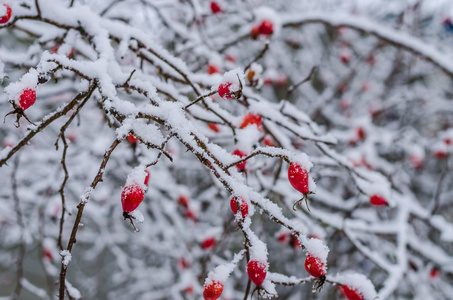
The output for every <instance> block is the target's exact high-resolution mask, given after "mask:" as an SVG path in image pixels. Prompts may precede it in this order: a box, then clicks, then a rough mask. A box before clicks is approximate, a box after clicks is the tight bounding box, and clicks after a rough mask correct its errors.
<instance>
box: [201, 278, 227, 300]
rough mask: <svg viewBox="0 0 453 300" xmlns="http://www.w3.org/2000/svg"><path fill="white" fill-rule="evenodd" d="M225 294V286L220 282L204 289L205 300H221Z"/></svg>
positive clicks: (212, 283) (214, 282)
mask: <svg viewBox="0 0 453 300" xmlns="http://www.w3.org/2000/svg"><path fill="white" fill-rule="evenodd" d="M222 292H223V284H222V283H220V282H218V281H213V282H211V283H210V284H208V285H205V286H204V288H203V298H204V300H216V299H219V297H220V295H222Z"/></svg>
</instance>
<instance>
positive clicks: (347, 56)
mask: <svg viewBox="0 0 453 300" xmlns="http://www.w3.org/2000/svg"><path fill="white" fill-rule="evenodd" d="M340 59H341V62H342V63H344V64H348V63H349V62H350V61H351V55H350V54H349V53H347V52H343V53H341V54H340Z"/></svg>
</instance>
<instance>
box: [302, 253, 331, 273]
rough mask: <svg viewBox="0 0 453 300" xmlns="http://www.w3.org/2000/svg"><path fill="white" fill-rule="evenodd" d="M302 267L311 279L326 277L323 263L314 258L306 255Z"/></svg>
mask: <svg viewBox="0 0 453 300" xmlns="http://www.w3.org/2000/svg"><path fill="white" fill-rule="evenodd" d="M304 266H305V270H307V273H308V274H310V275H311V276H313V277H316V278H319V277H321V276H324V275H326V269H325V266H324V263H323V262H322V261H321V259H320V258H318V257H316V256H313V255H311V254H308V255H307V257H306V258H305V263H304Z"/></svg>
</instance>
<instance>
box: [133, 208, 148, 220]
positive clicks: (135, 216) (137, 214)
mask: <svg viewBox="0 0 453 300" xmlns="http://www.w3.org/2000/svg"><path fill="white" fill-rule="evenodd" d="M130 215H131V217H132V218H133V219H135V220H137V222H139V223H143V221H145V217H144V216H143V214H142V212H141V211H139V210H138V209H135V210H134V211H132V212H130Z"/></svg>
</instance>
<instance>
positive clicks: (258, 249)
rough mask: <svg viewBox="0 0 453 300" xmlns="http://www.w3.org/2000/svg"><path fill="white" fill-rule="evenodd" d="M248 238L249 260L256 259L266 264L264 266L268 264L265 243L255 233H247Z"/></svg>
mask: <svg viewBox="0 0 453 300" xmlns="http://www.w3.org/2000/svg"><path fill="white" fill-rule="evenodd" d="M249 240H250V244H251V247H250V248H249V251H250V260H257V261H259V262H263V263H265V264H266V267H268V266H269V264H268V261H267V247H266V244H265V243H264V242H263V241H261V240H260V239H259V238H258V237H257V236H256V235H249Z"/></svg>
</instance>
